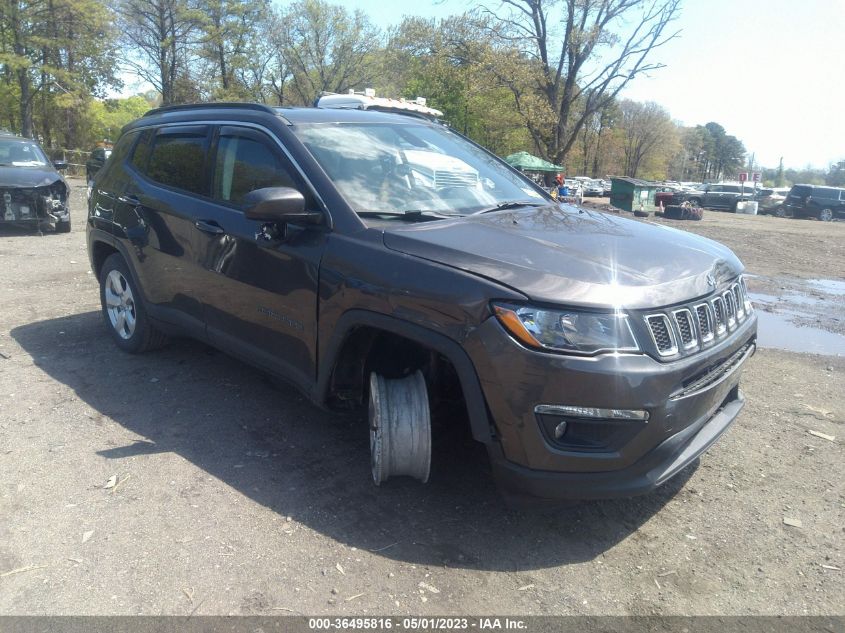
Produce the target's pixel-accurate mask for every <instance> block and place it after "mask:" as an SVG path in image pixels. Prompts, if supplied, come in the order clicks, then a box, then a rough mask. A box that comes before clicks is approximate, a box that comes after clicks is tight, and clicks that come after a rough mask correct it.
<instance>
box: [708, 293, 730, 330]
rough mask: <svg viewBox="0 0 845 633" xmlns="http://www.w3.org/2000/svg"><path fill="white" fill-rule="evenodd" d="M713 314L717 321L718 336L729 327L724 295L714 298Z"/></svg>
mask: <svg viewBox="0 0 845 633" xmlns="http://www.w3.org/2000/svg"><path fill="white" fill-rule="evenodd" d="M712 305H713V316H714V321H715V323H716V336H720V335H721V334H722V333H723V332H724V331H725V330H727V329H728V326H727V323H726V321H727V319H726V316H725V300H724V299H722V297H716V298H715V299H713V303H712Z"/></svg>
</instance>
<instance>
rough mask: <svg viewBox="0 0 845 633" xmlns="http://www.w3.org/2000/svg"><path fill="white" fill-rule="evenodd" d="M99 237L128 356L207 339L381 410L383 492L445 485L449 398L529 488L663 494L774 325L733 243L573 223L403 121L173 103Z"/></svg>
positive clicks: (447, 140) (472, 152)
mask: <svg viewBox="0 0 845 633" xmlns="http://www.w3.org/2000/svg"><path fill="white" fill-rule="evenodd" d="M87 239H88V252H89V255H90V259H91V265H92V268H93V271H94V273H95V274H96V275H97V278H98V279H99V281H100V298H101V303H102V314H103V317H104V321H105V325H106V328H107V329H108V332H109V333H110V336H111V337H112V338H113V339H114V341H115V343H116V344H117V346H118V347H120V348H121V349H123V350H126V351H128V352H142V351H145V350H148V349H151V348H154V347H156V346H158V345H161V344H162V343H163V342H164V341H165V337H166V336H167V335H187V336H192V337H195V338H198V339H201V340H204V341H207V342H209V343H210V344H212V345H214V346H216V347H218V348H220V349H222V350H225V351H226V352H228V353H231V354H232V355H234V356H238V357H240V358H243V359H245V360H247V361H249V362H251V363H254V364H255V365H257V366H258V367H261V368H263V369H264V370H266V371H268V372H271V373H273V374H276V375H279V376H283V377H285V378H286V379H288V380H289V381H291V382H292V383H293V384H294V385H296V386H297V387H299V388H300V389H301V390H302V391H303V392H304V393H305V394H307V395H308V396H309V397H310V398H311V399H312V400H313V401H314V402H316V403H318V404H320V405H322V406H324V407H328V408H337V409H340V410H348V409H350V408H358V409H361V410H362V412H363V411H368V415H369V418H368V419H369V423H368V424H367V425H366V426H365V425H363V424H362V427H361V429H362V433H367V432H368V433H369V438H370V462H371V467H372V476H373V479H374V481H375V482H376V483H380V482H382V481H384V480H385V479H387V478H388V477H391V476H394V475H410V476H412V477H415V478H417V479H419V480H421V481H426V480H427V479H428V477H429V468H430V464H431V451H432V446H436V445H437V444H436V442H435V443H433V442H432V428H434V433H438V432H439V430H440V429H441V428H443V426H449V425H451V426H454V425H455V424H458V423H460V422H461V419H460V417H458V418H457V419H456V418H455V417H454V415H455V414H454V413H451V414H449V415H447V416H445V417H443V418H442V419H437V418H435V423H436V424H434V425H432V424H431V418H432V412H436V411H444V410H448V411H454V410H455V408H454V407H451V408H446V409H444V408H443V407H438V406H437V404H438V403H441V402H443V401H447V402H448V401H452V402H458V403H461V402H462V403H463V405H462V408H464V409H465V411H466V414H467V419H468V424H469V431H470V432H471V434H472V437H473V438H474V439H475V440H477V441H479V442H481V443H483V444H484V445H485V446H486V448H487V452H488V454H489V456H490V459H491V462H492V465H493V473H494V475H495V477H496V479H497V480H498V482H499V483H500V485H501V486H502V488H503V489H504V490H505V491H506V492H508V493H516V494H520V495H526V494H527V495H534V496H539V497H546V498H549V497H551V498H598V497H613V496H624V495H633V494H638V493H645V492H647V491H649V490H652V489H653V488H655V487H656V486H658V485H660V484H662V483H664V482H665V481H667V480H668V479H669V478H670V477H672V476H673V475H675V474H676V473H678V472H679V471H681V470H682V469H683V468H684V467H685V466H687V465H688V464H689V463H690V462H692V461H693V460H695V459H696V458H697V457H698V456H699V455H700V454H701V453H702V452H704V451H705V450H706V449H707V448H708V447H709V446H710V445H711V444H712V443H713V442H715V441H716V439H717V438H718V437H719V436H720V435H721V434H722V433H723V432H724V431H725V430H726V429H727V428H728V427H729V426H730V424H731V423H732V422H733V420H734V419H735V418H736V416H737V414H738V413H739V411H740V409H741V408H742V406H743V403H744V398H743V395H742V392H741V391H740V389H739V379H740V372H741V369H742V368H743V365H744V363H745V361H746V360H747V359H748V358H749V357H750V356H751V355H752V354H753V353H754V350H755V342H756V332H757V318H756V315H755V313H754V312H753V310H752V307H751V304H750V302H749V300H748V295H747V293H746V290H745V285H744V282H743V279H742V276H741V273H742V271H743V267H742V264H741V263H740V261H739V260H738V259H737V258H736V256H735V255H734V254H733V253H732V252H731V251H730V250H729V249H728V248H727V247H725V246H723V245H721V244H718V243H716V242H713V241H710V240H708V239H705V238H702V237H699V236H696V235H693V234H691V233H687V232H684V231H675V230H673V229H669V228H666V227H663V226H660V227H657V226H653V225H650V224H647V223H640V222H636V221H634V220H628V219H624V218H621V217H618V216H616V215H613V214H607V215H605V214H602V213H598V212H594V211H590V210H587V209H579V208H576V207H571V206H568V205H559V204H555V202H554V201H553V200H552V199H551V198H550V197H549V196H548V195H547V194H546V193H545V192H544V191H543V190H542V189H541V188H539V187H538V186H536V185H535V184H534V183H532V182H531V181H530V180H529V179H527V178H525V177H524V176H522V175H521V174H520V173H519V172H517V171H515V170H513V169H511V168H510V167H509V166H508V165H507V164H506V163H505V162H503V161H501V160H499V159H498V158H496V157H495V156H493V155H491V154H490V153H488V152H487V151H486V150H484V149H482V148H481V147H479V146H477V145H475V144H474V143H472V142H470V141H468V140H467V139H465V138H464V137H462V136H461V135H460V134H458V133H456V132H455V131H454V130H452V129H451V128H449V127H446V126H444V125H441V124H439V123H436V122H431V121H426V120H422V119H418V118H413V117H411V116H408V115H401V114H393V113H385V112H372V111H368V112H364V111H359V110H351V109H342V110H331V109H321V108H292V109H287V108H269V107H265V106H261V105H257V104H256V105H250V104H211V105H210V104H206V105H197V106H176V107H169V108H162V109H159V110H154V111H152V112H150V113H148V114H147V115H146V116H144V117H143V118H141V119H140V120H138V121H135V122H134V123H132V124H130V125H128V126H127V127H126V128H125V129H124V131H123V134H122V136H121V137H120V139H119V141H118V142H117V144H116V146H115V149H114V153H113V154H112V157H111V158H110V159H109V161H108V162H107V163H106V166H105V167H104V168H103V171H102V172H101V173H100V174H99V175H98V177H97V179H96V181H95V184H94V187H93V191H92V194H91V200H90V205H89V215H88V225H87ZM350 450H353V449H350Z"/></svg>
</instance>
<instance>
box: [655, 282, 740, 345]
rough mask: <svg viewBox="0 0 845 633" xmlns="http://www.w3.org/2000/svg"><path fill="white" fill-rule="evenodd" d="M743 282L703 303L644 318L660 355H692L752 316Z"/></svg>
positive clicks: (729, 332)
mask: <svg viewBox="0 0 845 633" xmlns="http://www.w3.org/2000/svg"><path fill="white" fill-rule="evenodd" d="M751 312H752V309H751V301H750V300H749V298H748V293H747V291H746V289H745V285H744V283H743V282H742V280H740V281H738V282H736V283H734V284H732V285H731V286H730V287H729V288H728V289H726V290H724V291H722V292H721V293H719V294H715V295H713V296H712V297H710V298H709V299H707V300H706V301H702V302H700V303H697V304H694V305H689V306H681V307H679V308H675V309H673V310H667V311H666V312H656V313H651V314H648V315H647V316H646V317H645V322H646V325H647V326H648V330H649V333H650V334H651V338H652V340H653V342H654V346H655V348H656V350H657V353H658V354H659V355H660V356H675V355H685V354H691V353H693V352H695V351H696V350H699V349H701V348H702V347H705V346H707V345H710V344H712V343H714V342H715V341H719V340H722V339H724V338H725V337H726V336H729V335H730V334H731V333H732V332H733V331H734V330H736V328H737V327H739V325H740V324H741V323H744V322H745V321H746V320H747V319H748V318H749V317H750V316H751Z"/></svg>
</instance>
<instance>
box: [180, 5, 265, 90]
mask: <svg viewBox="0 0 845 633" xmlns="http://www.w3.org/2000/svg"><path fill="white" fill-rule="evenodd" d="M198 1H199V4H198V9H199V10H200V12H201V13H202V15H203V19H202V21H201V23H200V27H199V35H198V38H199V42H198V47H197V53H198V55H199V58H200V60H202V61H203V62H204V63H205V66H206V68H205V75H206V83H207V85H206V86H204V87H205V89H206V92H208V94H209V95H210V97H211V98H212V99H244V98H250V97H251V98H253V99H255V98H260V94H258V95H257V94H256V89H255V84H254V82H253V78H254V77H253V75H252V74H251V70H253V68H254V62H255V61H256V59H261V58H262V57H263V56H264V55H265V54H266V53H264V52H263V51H261V50H260V43H259V41H258V40H259V38H260V37H261V36H262V35H263V34H264V33H263V32H264V31H265V30H266V29H267V26H266V21H267V20H268V18H269V12H270V6H269V2H267V0H198ZM258 92H260V90H259V91H258Z"/></svg>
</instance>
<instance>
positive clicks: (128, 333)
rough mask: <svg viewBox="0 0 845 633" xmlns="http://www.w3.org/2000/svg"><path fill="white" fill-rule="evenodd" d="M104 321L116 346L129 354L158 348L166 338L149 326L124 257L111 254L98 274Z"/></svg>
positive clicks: (150, 324)
mask: <svg viewBox="0 0 845 633" xmlns="http://www.w3.org/2000/svg"><path fill="white" fill-rule="evenodd" d="M100 304H101V306H102V311H103V319H104V320H105V322H106V326H107V327H108V328H109V332H110V333H111V336H112V339H113V340H114V342H115V343H116V344H117V346H118V347H119V348H120V349H122V350H124V351H126V352H130V353H132V354H139V353H141V352H145V351H147V350H151V349H155V348H157V347H161V346H162V345H163V344H164V343H166V342H167V337H166V336H165V335H164V334H162V333H161V332H160V331H159V330H157V329H156V328H155V327H154V326H153V325H152V323H150V320H149V317H148V316H147V311H146V309H145V308H144V303H143V301H142V299H141V293H140V292H138V289H137V288H136V287H135V283H134V281H133V280H132V275H131V274H130V273H129V267H128V266H127V265H126V262H125V261H124V259H123V257H121V256H120V255H119V254H118V253H113V254H112V255H109V256H108V258H106V261H105V262H103V267H102V269H101V270H100Z"/></svg>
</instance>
